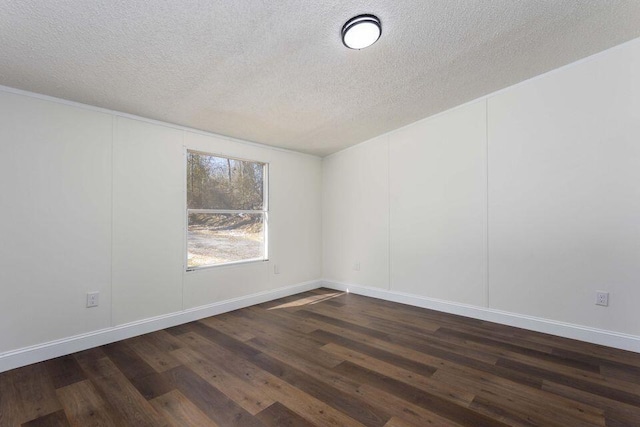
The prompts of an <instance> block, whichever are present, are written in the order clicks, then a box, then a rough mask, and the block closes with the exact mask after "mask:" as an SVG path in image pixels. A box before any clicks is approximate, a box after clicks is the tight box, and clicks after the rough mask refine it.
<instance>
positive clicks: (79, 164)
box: [0, 93, 113, 352]
mask: <svg viewBox="0 0 640 427" xmlns="http://www.w3.org/2000/svg"><path fill="white" fill-rule="evenodd" d="M112 120H113V119H112V117H111V116H109V115H107V114H102V113H98V112H94V111H88V110H81V109H77V108H73V107H69V106H65V105H59V104H54V103H51V102H43V101H38V100H34V99H31V98H28V97H24V96H20V95H14V94H9V93H0V352H2V351H6V350H10V349H15V348H20V347H25V346H28V345H32V344H36V343H41V342H45V341H49V340H51V339H54V338H60V337H64V336H69V335H76V334H80V333H83V332H88V331H92V330H96V329H101V328H105V327H107V326H109V324H110V316H111V308H110V306H109V301H110V299H111V173H112V172H111V171H112V168H111V165H112V163H111V128H112ZM87 291H99V292H100V294H101V297H102V304H101V305H100V307H97V308H95V309H91V310H87V309H85V308H84V306H85V302H86V300H85V298H86V293H87Z"/></svg>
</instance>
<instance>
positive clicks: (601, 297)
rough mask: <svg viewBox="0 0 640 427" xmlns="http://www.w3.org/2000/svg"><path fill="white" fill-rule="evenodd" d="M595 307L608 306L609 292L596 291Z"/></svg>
mask: <svg viewBox="0 0 640 427" xmlns="http://www.w3.org/2000/svg"><path fill="white" fill-rule="evenodd" d="M596 305H603V306H605V307H607V306H608V305H609V292H604V291H596Z"/></svg>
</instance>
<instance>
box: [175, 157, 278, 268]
mask: <svg viewBox="0 0 640 427" xmlns="http://www.w3.org/2000/svg"><path fill="white" fill-rule="evenodd" d="M267 200H268V198H267V165H266V164H265V163H259V162H252V161H248V160H238V159H231V158H227V157H219V156H214V155H211V154H205V153H199V152H195V151H187V218H188V219H187V222H188V224H187V270H193V269H197V268H202V267H210V266H216V265H223V264H231V263H238V262H246V261H264V260H266V259H267V213H268V209H267Z"/></svg>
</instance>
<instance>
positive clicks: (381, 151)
mask: <svg viewBox="0 0 640 427" xmlns="http://www.w3.org/2000/svg"><path fill="white" fill-rule="evenodd" d="M322 188H323V199H322V203H323V206H325V207H327V209H323V215H322V224H323V230H324V233H323V259H324V275H325V277H327V278H329V277H330V278H333V279H335V280H339V281H342V282H348V283H354V284H360V285H366V286H371V287H376V288H382V289H388V288H389V204H388V201H389V200H388V198H389V144H388V139H387V137H386V136H384V137H380V138H376V139H373V140H371V141H369V142H368V143H367V144H361V145H358V146H356V147H353V148H351V149H348V150H345V151H342V152H340V154H339V155H336V156H331V157H328V158H325V160H324V174H323V185H322ZM356 264H358V265H359V269H356V268H358V267H357V266H356Z"/></svg>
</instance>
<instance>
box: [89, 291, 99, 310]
mask: <svg viewBox="0 0 640 427" xmlns="http://www.w3.org/2000/svg"><path fill="white" fill-rule="evenodd" d="M99 304H100V292H87V308H90V307H97V306H98V305H99Z"/></svg>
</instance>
